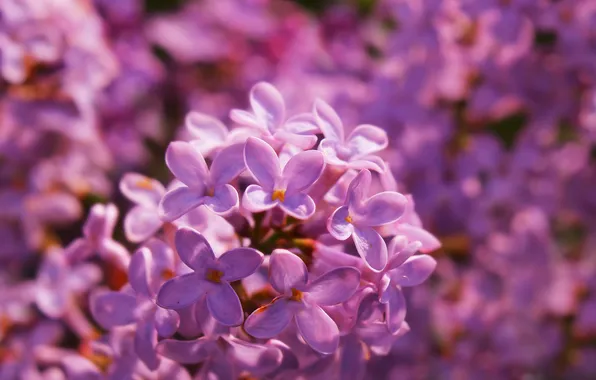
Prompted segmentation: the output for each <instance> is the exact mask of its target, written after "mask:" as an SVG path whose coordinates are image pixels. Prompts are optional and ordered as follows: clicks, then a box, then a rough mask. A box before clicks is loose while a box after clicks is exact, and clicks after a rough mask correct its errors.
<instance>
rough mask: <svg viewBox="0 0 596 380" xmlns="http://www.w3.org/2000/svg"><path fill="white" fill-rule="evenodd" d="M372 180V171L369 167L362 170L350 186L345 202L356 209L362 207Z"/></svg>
mask: <svg viewBox="0 0 596 380" xmlns="http://www.w3.org/2000/svg"><path fill="white" fill-rule="evenodd" d="M371 182H372V175H371V174H370V172H369V171H368V170H367V169H363V170H361V171H360V172H359V173H358V175H357V176H356V177H355V178H354V179H353V180H352V182H350V186H348V192H347V194H346V202H345V204H346V205H348V206H349V207H350V208H355V209H358V208H359V207H361V206H362V205H363V204H364V201H365V200H366V197H367V194H368V190H369V189H370V184H371Z"/></svg>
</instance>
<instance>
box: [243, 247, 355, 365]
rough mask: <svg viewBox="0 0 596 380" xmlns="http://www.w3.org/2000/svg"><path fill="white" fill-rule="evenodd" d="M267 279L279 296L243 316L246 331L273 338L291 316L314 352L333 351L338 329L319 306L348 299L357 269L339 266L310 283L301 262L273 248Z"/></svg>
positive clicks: (291, 254)
mask: <svg viewBox="0 0 596 380" xmlns="http://www.w3.org/2000/svg"><path fill="white" fill-rule="evenodd" d="M269 281H270V282H271V286H273V288H274V289H275V290H277V291H278V292H279V293H280V294H281V296H279V297H277V298H275V299H274V300H273V302H271V303H270V304H269V305H266V306H263V307H261V308H259V309H257V310H255V311H254V312H253V313H252V314H251V315H250V316H249V317H248V318H247V319H246V322H245V323H244V329H245V330H246V332H248V333H249V334H250V335H252V336H254V337H256V338H262V339H267V338H272V337H274V336H276V335H277V334H279V333H281V332H282V331H283V330H284V329H285V328H286V327H287V326H288V324H289V323H290V322H291V320H292V319H294V320H295V321H296V325H297V327H298V331H299V332H300V335H302V337H303V338H304V340H305V341H306V343H307V344H308V345H309V346H311V347H312V348H313V349H314V350H315V351H318V352H320V353H323V354H330V353H332V352H334V351H335V350H336V349H337V347H338V344H339V330H338V328H337V325H336V324H335V322H334V321H333V319H331V317H329V315H328V314H327V313H326V312H325V310H324V309H323V308H322V307H321V306H330V305H336V304H339V303H342V302H344V301H346V300H347V299H349V298H350V297H351V296H352V294H354V292H355V291H356V289H357V288H358V286H359V283H360V272H358V270H357V269H356V268H352V267H339V268H336V269H333V270H331V271H329V272H327V273H325V274H323V275H322V276H320V277H318V278H317V279H315V280H314V281H312V282H309V281H308V269H307V268H306V265H305V264H304V262H303V261H302V260H301V259H300V258H299V257H298V256H296V255H294V254H293V253H292V252H290V251H287V250H284V249H276V250H275V251H274V252H273V254H272V255H271V258H270V260H269Z"/></svg>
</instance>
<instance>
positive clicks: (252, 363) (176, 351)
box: [158, 334, 283, 379]
mask: <svg viewBox="0 0 596 380" xmlns="http://www.w3.org/2000/svg"><path fill="white" fill-rule="evenodd" d="M158 351H159V353H160V354H161V355H163V356H164V357H166V358H169V359H172V360H175V361H176V362H178V363H182V364H197V363H202V365H201V370H200V371H199V374H198V377H199V378H212V377H216V378H218V379H236V378H238V377H239V375H240V373H244V372H248V373H250V374H251V375H253V376H256V377H259V378H262V377H266V375H268V374H270V373H271V372H273V371H275V370H277V369H278V368H279V367H280V365H283V364H282V359H283V353H282V351H281V350H280V349H279V348H278V347H277V346H276V344H275V341H269V342H267V343H265V344H258V343H251V342H246V341H243V340H240V339H238V338H235V337H234V336H232V335H229V334H227V335H224V336H221V337H217V338H213V337H208V336H203V337H200V338H198V339H195V340H187V341H180V340H174V339H164V340H163V341H161V342H159V345H158Z"/></svg>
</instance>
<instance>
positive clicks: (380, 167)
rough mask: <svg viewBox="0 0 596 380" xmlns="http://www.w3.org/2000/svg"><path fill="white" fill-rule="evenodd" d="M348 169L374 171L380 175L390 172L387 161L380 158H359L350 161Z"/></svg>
mask: <svg viewBox="0 0 596 380" xmlns="http://www.w3.org/2000/svg"><path fill="white" fill-rule="evenodd" d="M348 167H349V168H350V169H356V170H364V169H367V170H372V171H375V172H377V173H379V174H383V173H385V172H386V171H387V170H388V169H387V165H386V164H385V161H383V159H382V158H381V157H379V156H364V157H358V158H356V159H354V160H352V161H350V162H349V164H348Z"/></svg>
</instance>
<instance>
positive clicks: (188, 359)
mask: <svg viewBox="0 0 596 380" xmlns="http://www.w3.org/2000/svg"><path fill="white" fill-rule="evenodd" d="M215 349H216V342H215V341H214V340H211V339H209V338H205V337H203V338H199V339H196V340H174V339H164V340H162V341H161V342H159V343H158V345H157V352H159V353H160V354H161V355H163V356H165V357H166V358H168V359H172V360H174V361H177V362H178V363H180V364H196V363H200V362H202V361H204V360H205V359H207V358H209V356H211V353H212V352H213V351H214V350H215Z"/></svg>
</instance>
